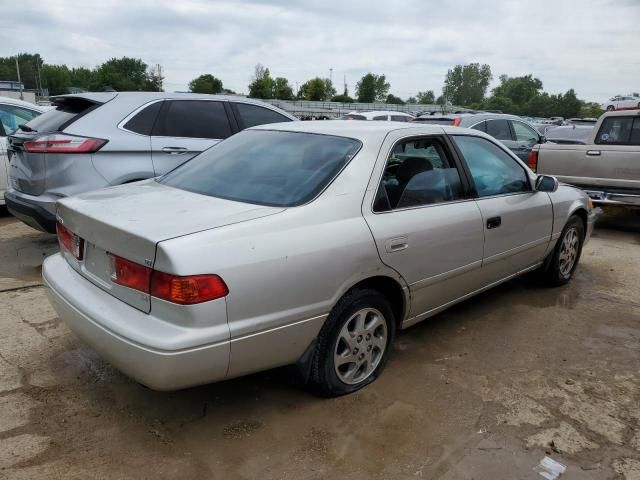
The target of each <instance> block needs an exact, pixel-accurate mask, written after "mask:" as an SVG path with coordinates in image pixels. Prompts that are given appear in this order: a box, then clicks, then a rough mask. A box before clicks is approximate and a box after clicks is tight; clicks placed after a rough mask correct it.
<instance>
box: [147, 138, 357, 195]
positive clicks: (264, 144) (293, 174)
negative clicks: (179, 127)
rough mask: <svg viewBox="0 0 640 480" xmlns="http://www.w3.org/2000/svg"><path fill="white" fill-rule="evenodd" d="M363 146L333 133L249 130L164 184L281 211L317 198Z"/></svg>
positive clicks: (163, 180)
mask: <svg viewBox="0 0 640 480" xmlns="http://www.w3.org/2000/svg"><path fill="white" fill-rule="evenodd" d="M360 146H361V143H360V142H359V141H357V140H354V139H351V138H346V137H336V136H331V135H317V134H312V133H300V132H282V131H275V130H244V131H242V132H240V133H237V134H236V135H234V136H232V137H231V138H229V139H227V140H225V141H223V142H220V143H218V144H217V145H214V146H213V147H212V148H210V149H208V150H206V151H204V152H203V153H201V154H200V155H198V156H196V157H194V158H193V159H192V160H190V161H188V162H187V163H185V164H183V165H182V166H180V167H178V168H177V169H175V170H173V171H172V172H170V173H168V174H166V175H165V176H164V177H162V178H160V179H159V182H161V183H164V184H166V185H170V186H172V187H176V188H180V189H183V190H188V191H190V192H195V193H200V194H202V195H208V196H211V197H218V198H225V199H228V200H235V201H238V202H247V203H253V204H258V205H268V206H277V207H294V206H297V205H302V204H304V203H307V202H309V201H311V200H313V199H314V198H315V197H316V196H317V195H318V194H319V193H320V192H321V191H322V190H323V189H324V188H325V187H326V186H327V185H329V183H331V181H333V179H334V178H335V177H336V176H337V175H338V173H339V172H340V171H341V170H342V169H343V168H344V167H345V165H347V163H349V161H350V160H351V159H352V158H353V157H354V155H355V154H356V153H357V151H358V150H359V149H360Z"/></svg>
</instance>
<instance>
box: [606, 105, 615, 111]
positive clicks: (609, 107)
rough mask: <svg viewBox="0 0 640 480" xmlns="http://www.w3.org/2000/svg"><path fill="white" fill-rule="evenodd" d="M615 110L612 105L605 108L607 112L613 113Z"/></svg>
mask: <svg viewBox="0 0 640 480" xmlns="http://www.w3.org/2000/svg"><path fill="white" fill-rule="evenodd" d="M615 109H616V107H614V106H613V105H609V106H608V107H607V112H613V111H614V110H615Z"/></svg>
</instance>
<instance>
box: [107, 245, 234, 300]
mask: <svg viewBox="0 0 640 480" xmlns="http://www.w3.org/2000/svg"><path fill="white" fill-rule="evenodd" d="M111 258H112V262H113V264H112V273H111V279H112V280H113V282H115V283H117V284H118V285H123V286H125V287H129V288H133V289H135V290H139V291H141V292H144V293H149V294H151V295H153V296H154V297H157V298H161V299H163V300H168V301H169V302H173V303H179V304H181V305H192V304H194V303H202V302H208V301H209V300H215V299H216V298H222V297H226V296H227V294H228V293H229V289H228V288H227V285H226V284H225V283H224V281H223V280H222V279H221V278H220V277H219V276H218V275H191V276H186V277H180V276H177V275H171V274H169V273H164V272H159V271H157V270H153V269H151V268H149V267H145V266H144V265H140V264H138V263H135V262H132V261H130V260H127V259H126V258H122V257H119V256H117V255H113V254H111Z"/></svg>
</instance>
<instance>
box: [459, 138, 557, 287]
mask: <svg viewBox="0 0 640 480" xmlns="http://www.w3.org/2000/svg"><path fill="white" fill-rule="evenodd" d="M452 139H453V142H454V143H455V145H456V146H457V148H458V150H459V152H460V155H461V156H462V158H463V159H464V162H465V164H466V167H467V169H468V172H469V176H470V177H471V180H472V182H473V185H474V187H475V191H476V194H477V200H476V203H477V205H478V207H479V209H480V212H481V214H482V224H483V229H484V251H483V256H482V269H483V272H484V280H485V281H486V282H488V283H491V282H495V281H499V280H501V279H503V278H506V277H508V276H509V275H513V274H515V273H517V272H520V271H522V270H525V269H527V268H529V267H531V266H533V265H536V264H538V263H539V262H541V261H542V260H543V257H544V254H545V252H546V250H547V246H548V244H549V241H550V240H551V231H552V227H553V210H552V206H551V199H550V198H549V195H548V194H547V193H544V192H537V191H535V190H534V189H533V188H532V182H531V179H530V177H529V174H528V172H527V170H526V169H525V167H524V166H523V165H522V164H521V163H520V162H518V160H516V159H515V158H513V157H512V156H511V155H510V154H509V153H507V151H505V150H504V149H503V148H501V147H500V146H499V145H498V144H496V143H494V142H492V141H491V140H489V139H487V138H484V137H480V136H471V135H453V136H452Z"/></svg>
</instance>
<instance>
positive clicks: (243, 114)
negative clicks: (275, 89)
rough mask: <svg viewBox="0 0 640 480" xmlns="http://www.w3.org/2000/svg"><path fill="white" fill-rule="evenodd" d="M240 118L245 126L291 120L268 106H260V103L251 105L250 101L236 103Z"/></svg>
mask: <svg viewBox="0 0 640 480" xmlns="http://www.w3.org/2000/svg"><path fill="white" fill-rule="evenodd" d="M235 106H236V109H237V111H238V114H240V120H241V121H242V124H243V126H244V128H249V127H253V126H255V125H265V124H267V123H278V122H290V121H291V119H290V118H287V117H285V116H284V115H281V114H279V113H278V112H274V111H273V110H270V109H268V108H264V107H259V106H258V105H250V104H248V103H236V104H235Z"/></svg>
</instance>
